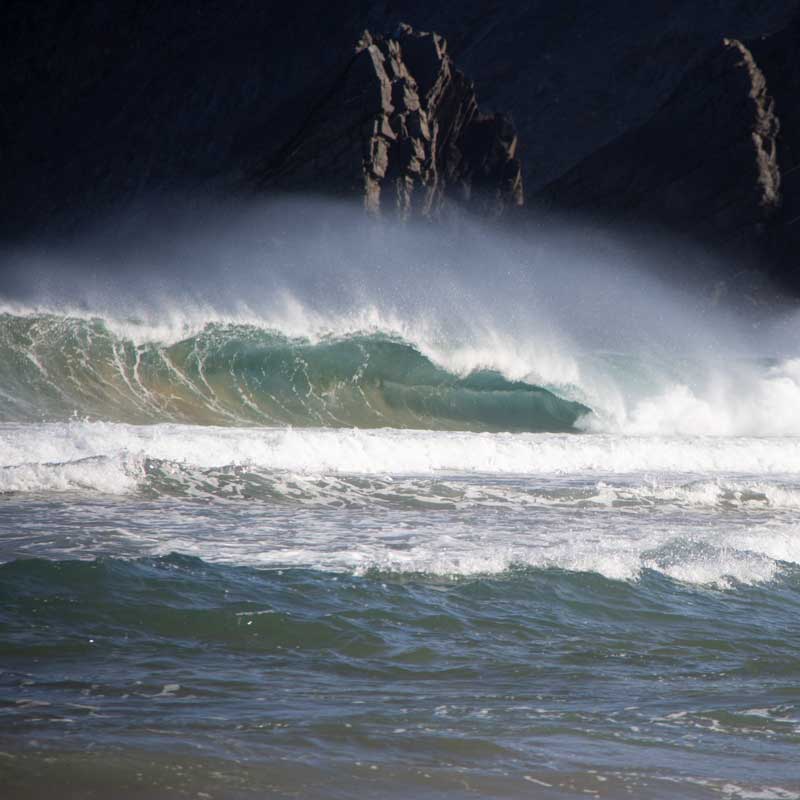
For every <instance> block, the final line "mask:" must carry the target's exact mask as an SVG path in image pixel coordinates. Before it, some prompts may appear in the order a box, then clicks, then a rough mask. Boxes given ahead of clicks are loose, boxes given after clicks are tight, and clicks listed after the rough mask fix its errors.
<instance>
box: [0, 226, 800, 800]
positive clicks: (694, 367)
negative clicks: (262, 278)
mask: <svg viewBox="0 0 800 800" xmlns="http://www.w3.org/2000/svg"><path fill="white" fill-rule="evenodd" d="M240 234H241V231H238V232H237V236H240ZM402 235H403V236H406V235H408V234H402ZM415 235H416V234H415ZM425 235H427V234H425ZM415 241H416V239H415ZM348 242H349V240H341V239H335V241H334V242H333V244H334V245H336V246H335V247H334V248H332V249H331V247H330V245H331V242H330V241H329V240H326V241H325V247H321V246H320V247H321V250H322V251H324V252H325V253H327V252H328V251H329V250H330V251H331V252H343V253H345V255H346V256H347V258H346V259H344V260H345V261H346V262H347V264H348V266H346V267H341V269H340V270H339V272H336V271H334V275H333V278H330V275H329V278H330V280H329V281H327V282H323V284H322V285H321V286H318V287H317V288H316V289H314V287H313V286H310V284H309V283H308V281H306V282H305V283H303V285H302V286H300V284H296V285H289V286H288V289H287V286H286V285H284V286H282V287H281V291H277V289H276V290H274V291H271V292H266V291H265V290H264V287H263V286H255V287H254V286H252V285H251V286H250V288H249V290H248V292H247V293H246V294H247V295H248V299H249V300H252V297H251V296H252V295H254V294H259V295H260V296H261V297H262V298H263V297H268V298H269V300H268V301H267V300H264V302H263V303H262V305H261V306H260V307H258V308H255V307H254V306H253V304H252V303H251V304H250V305H248V306H247V307H246V308H245V307H244V306H242V305H241V304H239V305H237V306H236V307H234V306H232V305H231V304H230V303H229V302H227V300H226V297H227V296H226V295H225V292H224V291H222V289H221V288H220V290H219V291H209V290H208V287H206V290H205V295H204V297H205V299H204V300H203V301H202V302H199V301H197V298H194V299H193V300H192V302H191V303H190V302H189V301H188V300H186V301H185V302H184V303H183V305H182V306H181V307H180V308H178V307H177V306H176V304H175V297H178V296H180V292H178V291H177V289H176V287H175V286H168V285H164V283H163V282H162V283H160V284H158V286H157V291H156V290H154V292H153V293H151V294H147V293H143V292H142V291H140V290H139V289H137V288H136V287H131V286H127V287H124V289H119V290H116V292H115V296H119V295H120V294H121V295H123V301H124V302H122V303H119V302H118V303H117V305H116V306H115V307H113V308H112V307H111V306H110V305H109V303H108V302H106V301H104V302H100V301H99V300H98V296H97V295H90V294H87V293H86V292H87V287H96V286H97V285H98V278H97V276H96V275H89V276H88V277H86V276H84V277H83V278H82V279H81V281H82V284H81V287H82V288H81V291H83V292H84V299H83V301H80V302H79V300H78V299H76V298H77V294H76V296H75V297H69V296H68V294H69V292H68V291H67V290H66V289H65V288H64V287H63V286H60V287H59V292H61V295H60V296H61V298H62V299H61V302H60V304H59V303H54V302H53V301H52V296H51V297H50V298H49V299H48V298H45V292H44V289H42V288H41V287H40V288H39V289H38V290H37V291H39V292H40V294H41V298H40V299H41V302H36V303H34V302H31V299H30V296H26V297H23V299H18V300H14V302H9V303H8V305H7V306H6V308H5V310H4V311H3V313H1V314H0V795H2V796H3V797H9V798H45V797H50V796H53V795H54V794H55V795H57V796H58V797H65V798H106V797H108V798H110V797H113V798H148V799H149V798H172V797H194V798H256V797H258V798H262V797H301V798H331V797H341V798H350V797H370V798H372V797H374V798H384V797H396V798H412V797H413V798H418V797H419V798H445V797H446V798H462V797H463V798H469V797H493V798H494V797H497V798H523V797H537V798H538V797H542V798H548V797H553V798H567V797H585V796H595V797H606V798H626V797H633V798H661V797H664V798H667V797H669V798H672V797H691V798H730V799H733V798H753V799H754V800H755V799H759V800H767V799H769V800H789V799H790V798H800V758H798V753H800V360H798V358H797V355H796V354H797V353H798V352H800V351H799V350H798V348H797V347H796V339H793V337H794V334H795V333H796V332H797V331H798V330H800V328H799V327H798V326H797V325H796V324H795V323H794V321H793V319H791V318H790V319H787V320H783V323H782V325H783V327H781V328H780V331H782V332H783V333H780V332H776V331H778V329H776V328H772V327H768V326H767V325H766V323H765V322H764V321H763V320H762V321H761V322H759V324H758V325H754V323H753V322H752V321H751V320H749V319H747V320H745V319H744V318H743V317H741V316H736V315H734V316H733V317H730V316H725V314H723V313H722V312H719V313H718V312H717V311H713V312H711V311H707V312H703V313H699V312H698V311H697V310H696V309H695V308H693V307H691V304H690V303H688V302H684V301H683V300H680V299H677V300H676V299H675V298H674V297H673V296H672V295H671V294H670V292H669V291H668V290H667V289H666V288H664V286H663V285H662V284H654V283H652V282H649V281H648V282H645V283H643V284H642V285H641V286H639V284H638V283H636V281H637V280H638V279H632V278H630V274H629V273H628V272H625V273H624V274H623V273H620V272H617V271H615V268H613V267H612V266H611V265H609V263H608V262H603V263H602V264H601V265H600V267H598V265H597V262H596V261H593V260H592V259H588V261H587V260H586V259H584V261H585V263H586V264H589V266H590V267H591V269H588V268H587V269H583V270H578V271H577V272H576V273H575V274H574V275H573V282H572V284H570V285H569V286H568V294H569V295H570V296H571V297H572V299H573V300H574V303H572V304H567V303H565V300H564V297H562V296H560V295H558V293H557V292H556V290H555V289H554V288H553V286H552V285H551V284H547V283H546V282H544V281H543V280H539V281H537V280H536V275H537V273H536V270H535V258H534V257H533V256H532V255H531V252H532V251H530V250H525V249H524V248H523V249H522V250H520V249H519V246H518V243H517V244H515V245H514V247H511V248H510V249H511V251H513V252H512V255H511V256H510V255H508V253H509V247H510V246H509V245H508V243H505V244H502V245H498V244H493V245H492V248H494V249H493V250H491V252H490V253H489V254H488V255H489V256H491V258H490V259H489V260H490V261H491V263H493V264H501V266H502V267H503V270H505V271H504V272H503V274H504V275H505V276H506V277H505V279H504V281H503V283H504V284H507V285H506V286H505V288H503V287H502V286H500V285H497V286H494V287H491V291H490V290H489V288H487V286H486V284H485V283H482V282H480V281H477V279H476V280H472V281H471V279H470V278H469V276H470V275H471V274H472V275H473V276H474V275H475V274H478V273H477V272H475V271H474V270H473V272H472V273H471V272H470V263H471V262H470V261H469V259H468V258H467V256H466V255H464V256H463V263H459V264H458V265H457V266H458V269H457V270H456V271H457V272H458V273H459V275H462V273H463V275H466V277H463V275H462V277H463V280H462V279H459V281H460V282H459V281H457V282H456V283H455V284H454V283H453V282H452V280H450V279H448V280H449V281H450V282H449V283H448V284H447V287H446V289H447V291H446V293H445V294H446V297H445V294H442V291H443V290H442V287H441V286H439V288H437V285H435V282H434V283H431V282H428V283H426V284H424V285H422V284H419V283H415V282H414V281H411V280H410V278H409V271H408V269H407V268H406V267H404V266H398V265H397V264H394V265H393V264H391V263H389V264H388V266H387V267H386V270H385V272H387V273H390V274H392V275H394V276H395V277H396V276H397V275H398V274H402V276H403V284H404V285H406V284H408V285H413V286H414V287H416V288H414V290H413V291H412V292H411V294H410V295H409V294H408V293H406V294H405V295H403V296H402V297H400V299H398V297H399V296H400V295H401V294H402V292H399V290H397V291H395V290H396V289H397V286H396V285H394V284H389V285H388V288H387V286H383V289H384V291H383V292H380V291H378V290H377V288H376V285H373V284H368V285H366V286H365V285H364V284H363V283H361V284H358V282H357V281H356V280H355V279H354V278H352V275H351V270H352V266H351V264H352V261H353V259H354V258H355V256H354V255H353V253H352V252H350V251H348ZM478 243H480V244H481V247H477V246H473V247H471V248H470V249H471V250H473V251H476V255H475V259H477V260H478V261H479V262H480V263H481V264H485V263H487V257H488V256H487V247H488V245H486V243H485V239H483V238H480V239H479V240H478ZM450 244H452V242H451V243H450ZM309 246H310V245H309ZM559 246H560V245H559ZM287 247H288V246H287ZM315 247H316V245H315ZM515 248H516V249H515ZM395 249H396V248H395ZM407 249H408V248H407ZM288 250H291V251H292V252H294V251H297V252H299V253H300V254H301V256H302V258H301V259H300V260H301V261H302V262H303V263H305V262H306V261H308V260H309V259H310V260H311V262H313V263H312V266H314V265H315V266H314V269H315V270H317V271H318V270H319V269H320V266H319V265H320V263H321V262H320V259H321V258H323V256H321V255H320V254H319V252H317V251H316V250H314V252H313V253H312V254H311V255H309V252H308V251H307V250H303V247H302V246H301V244H300V243H298V242H297V241H294V242H293V243H292V245H291V247H289V248H288ZM281 252H283V251H281ZM537 252H538V251H537ZM498 253H501V254H502V257H503V258H505V259H506V260H505V261H503V260H502V259H501V258H500V256H499V255H498ZM373 255H374V254H373ZM312 256H313V257H312ZM552 257H553V254H552V252H547V253H545V255H544V258H545V260H546V261H548V263H549V261H550V260H552ZM169 258H170V259H172V260H177V261H180V260H181V259H176V256H175V252H174V250H171V251H170V252H169ZM587 258H588V257H587ZM184 260H186V259H184ZM323 260H324V259H323ZM366 261H368V262H369V263H370V264H375V263H378V261H379V259H377V257H375V258H371V259H366ZM529 261H531V262H534V263H533V266H530V264H529ZM520 262H524V270H523V269H522V268H520V269H517V267H519V263H520ZM326 263H327V262H326ZM387 263H388V262H387ZM569 263H570V264H573V265H574V264H575V263H580V259H577V260H576V258H575V257H574V254H572V255H570V259H569ZM439 266H440V267H441V269H445V268H446V267H447V265H446V264H445V265H444V266H442V265H441V264H439ZM389 267H391V269H389ZM70 268H71V267H70V266H69V265H66V266H63V268H62V273H60V274H64V271H65V274H72V273H69V269H70ZM48 269H50V267H48ZM297 269H299V268H297V266H296V264H295V263H294V262H292V265H290V268H286V269H284V270H283V273H282V274H283V275H284V277H286V276H287V275H290V274H292V275H293V274H295V273H296V272H297ZM342 270H347V274H348V275H350V276H351V278H352V279H351V280H350V284H349V285H351V286H356V284H358V286H357V291H356V290H355V289H354V290H353V294H352V296H348V297H347V298H345V299H346V302H345V299H343V298H342V297H341V296H339V297H336V296H335V292H333V291H332V290H331V288H330V287H331V286H334V285H337V286H338V285H339V283H340V282H341V275H342V274H343V273H342ZM598 271H599V272H601V273H602V281H603V284H604V285H605V286H606V287H611V288H610V289H609V290H608V291H609V292H610V294H608V292H599V291H596V290H597V284H591V282H590V283H589V284H588V285H589V288H588V289H587V291H588V292H589V293H590V294H591V295H592V298H591V302H590V301H589V299H587V297H586V296H584V295H581V293H580V291H579V289H578V288H577V286H578V283H580V282H582V281H584V279H585V280H586V281H591V280H594V278H592V276H595V277H596V273H597V272H598ZM362 272H363V271H362ZM74 274H75V275H78V274H81V275H82V274H83V273H80V272H74ZM309 274H316V272H315V271H314V270H312V269H310V268H309ZM531 275H532V276H533V278H529V276H531ZM626 276H627V277H626ZM73 277H74V276H73ZM417 277H418V276H417ZM334 278H335V280H334ZM451 278H452V276H451ZM561 279H564V275H563V274H562V275H561ZM148 280H150V281H152V275H150V276H148ZM81 281H73V279H72V278H70V279H69V280H68V281H67V283H81ZM287 281H288V283H289V284H290V283H291V281H290V280H289V279H288V278H287ZM230 282H231V277H230V275H229V274H226V275H225V280H224V285H225V286H226V287H227V286H228V285H229V283H230ZM240 283H241V282H240ZM498 284H499V282H498ZM581 285H584V284H583V283H581ZM220 286H221V285H220ZM392 286H394V289H395V290H392V291H390V289H391V288H392ZM309 287H310V288H309ZM614 287H616V288H614ZM637 287H638V288H637ZM289 290H291V292H290V293H289V294H287V292H289ZM440 290H441V291H440ZM76 291H77V290H76ZM230 291H231V292H232V295H231V296H233V295H235V296H236V297H238V298H240V299H241V298H242V297H243V296H244V295H245V293H243V290H242V287H241V285H238V286H237V287H236V288H235V289H231V290H230ZM526 292H527V294H526ZM19 293H20V296H21V297H22V296H23V295H24V294H25V293H24V292H22V291H21V290H20V292H19ZM537 293H538V294H537ZM542 293H543V294H544V295H545V297H544V299H543V300H542V303H541V304H540V305H538V306H537V305H536V304H535V302H534V300H535V297H537V296H539V294H542ZM290 294H291V296H290ZM156 295H157V296H158V297H160V298H163V297H167V298H171V299H170V300H169V302H166V301H164V303H162V304H161V305H159V303H158V302H156V301H155V300H154V297H156ZM428 296H430V297H429V299H430V302H428V303H427V304H426V303H424V302H423V298H424V297H428ZM447 298H449V299H447ZM228 299H230V298H229V297H228ZM401 301H402V302H401ZM345 307H346V308H347V309H349V311H347V312H345V311H344V310H343V309H345ZM553 308H556V309H557V308H562V309H563V310H562V312H561V313H560V314H556V315H554V314H553V313H550V312H548V313H545V311H546V309H550V310H551V311H552V309H553ZM598 308H599V309H600V310H599V311H598ZM276 309H277V311H276ZM454 309H455V311H454ZM537 309H538V310H537ZM278 312H280V313H278ZM540 312H541V313H540ZM631 326H633V327H634V328H635V335H633V334H632V333H631V330H629V329H630V327H631ZM786 332H788V334H789V335H788V337H787V336H785V335H784V334H786ZM787 340H788V341H789V342H790V344H789V345H788V346H787V345H786V344H785V342H786V341H787ZM792 341H794V344H791V342H792ZM665 343H666V344H665Z"/></svg>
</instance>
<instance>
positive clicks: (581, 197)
mask: <svg viewBox="0 0 800 800" xmlns="http://www.w3.org/2000/svg"><path fill="white" fill-rule="evenodd" d="M799 61H800V37H798V27H797V25H796V24H792V25H791V26H790V27H789V29H787V30H785V31H783V32H781V33H780V34H776V35H775V36H771V37H765V38H762V39H758V40H756V41H754V42H751V43H748V42H742V41H739V40H735V39H724V40H723V41H721V42H720V43H719V45H718V46H717V47H716V48H714V49H713V50H712V51H711V52H709V53H708V54H707V55H706V56H705V57H704V58H703V59H702V60H701V61H700V63H699V64H698V65H697V66H695V67H694V68H693V69H692V70H690V72H689V73H687V75H686V76H685V77H684V79H683V80H682V81H681V82H680V83H679V84H678V86H677V87H676V88H675V90H674V92H673V93H672V94H671V96H670V97H669V98H668V99H667V100H666V102H665V103H664V104H663V105H662V106H661V107H660V108H659V109H658V111H657V112H656V113H655V114H654V115H653V116H652V117H651V118H650V119H649V120H648V121H647V122H646V123H644V124H643V125H641V126H639V127H637V128H635V129H633V130H630V131H627V132H625V133H624V134H623V135H622V136H620V137H619V138H617V139H616V140H614V141H612V142H610V143H609V144H607V145H605V146H604V147H602V148H600V149H599V150H597V151H596V152H595V153H593V154H591V155H590V156H589V157H587V158H586V159H584V160H583V161H582V162H580V163H579V164H578V165H577V166H575V167H574V168H573V169H571V170H569V171H568V172H567V173H566V174H565V175H563V176H562V177H560V178H559V179H557V180H555V181H553V182H552V183H550V184H549V185H548V186H547V187H545V188H544V190H542V191H541V192H539V193H538V194H537V197H536V200H537V201H538V202H540V203H544V204H545V205H547V206H549V207H554V208H557V209H558V210H559V211H562V212H563V211H565V210H566V211H579V212H582V213H584V214H591V215H593V216H600V217H602V218H604V219H611V220H614V221H628V222H630V221H641V220H647V221H648V222H653V223H657V224H659V225H662V226H666V227H668V228H671V229H673V230H678V231H680V232H682V233H686V234H690V235H692V236H693V237H695V238H696V239H699V240H701V241H706V242H713V243H715V244H716V245H718V246H719V247H720V248H721V249H722V250H723V251H724V250H728V251H731V252H736V253H737V254H739V255H742V254H744V255H749V256H750V257H751V258H752V259H753V261H755V262H760V263H761V264H769V265H770V267H771V269H772V270H773V271H774V272H776V273H779V274H780V276H781V278H782V279H783V280H784V281H785V282H787V283H789V284H793V285H794V286H796V287H797V288H800V270H799V269H798V266H797V265H796V262H797V261H800V258H798V257H800V249H797V248H795V246H794V238H795V236H796V234H795V233H794V231H793V229H792V226H793V225H794V222H793V220H796V219H797V216H798V213H800V183H798V178H797V177H796V173H795V170H796V168H797V166H798V164H799V163H800V161H799V159H800V113H798V111H797V103H796V99H795V98H796V97H797V92H798V91H800V68H799V67H800V64H799V63H798V62H799ZM798 244H800V240H798Z"/></svg>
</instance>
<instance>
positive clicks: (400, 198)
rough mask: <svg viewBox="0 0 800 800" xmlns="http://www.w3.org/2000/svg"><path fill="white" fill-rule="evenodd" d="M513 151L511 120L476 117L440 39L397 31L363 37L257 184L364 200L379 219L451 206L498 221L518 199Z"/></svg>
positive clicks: (470, 95) (430, 213)
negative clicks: (389, 33)
mask: <svg viewBox="0 0 800 800" xmlns="http://www.w3.org/2000/svg"><path fill="white" fill-rule="evenodd" d="M516 148H517V135H516V132H515V130H514V127H513V125H512V123H511V121H510V120H509V118H508V117H506V116H504V115H501V114H484V113H481V112H480V111H479V110H478V103H477V99H476V97H475V90H474V88H473V85H472V83H471V82H470V81H469V80H467V78H465V77H464V75H463V74H462V73H461V72H459V71H458V70H457V69H455V67H454V65H453V62H452V60H451V58H450V56H449V55H448V53H447V43H446V41H445V40H444V39H443V38H442V37H441V36H439V35H437V34H435V33H424V32H417V31H414V30H412V29H411V28H410V27H409V26H407V25H401V26H400V27H399V28H398V30H397V32H396V33H395V35H393V36H391V37H380V36H373V35H372V34H370V33H369V32H365V33H364V35H363V37H362V39H361V40H360V41H359V43H358V45H357V47H356V51H355V54H354V56H353V58H352V60H351V61H350V63H349V64H348V65H347V67H346V69H345V70H344V72H343V73H342V75H341V77H340V79H339V80H338V81H337V82H336V83H335V85H334V86H333V88H332V90H331V91H330V92H329V94H328V95H327V96H326V97H325V98H324V99H323V100H322V101H321V102H320V103H319V104H318V106H317V107H316V108H315V109H314V110H313V111H312V113H311V115H310V116H309V117H308V118H307V119H306V120H305V122H304V123H303V125H302V126H301V127H300V129H299V131H298V132H297V133H296V134H295V135H294V136H293V137H292V138H291V140H290V141H289V142H288V143H287V145H286V146H285V147H283V148H282V149H281V150H280V151H279V152H278V154H277V156H276V157H275V158H273V159H272V160H271V162H270V163H269V164H267V165H266V167H265V169H264V170H263V173H262V176H261V184H262V186H264V187H268V188H273V189H275V188H277V189H284V190H286V189H288V190H293V191H297V190H300V191H302V190H306V191H314V192H320V191H322V192H333V193H336V194H339V195H344V196H357V197H363V201H364V205H365V207H366V209H367V210H368V211H370V212H372V213H376V214H378V213H383V212H387V211H391V212H396V213H397V214H399V215H400V216H401V217H407V216H409V215H421V216H425V217H436V216H439V215H441V214H442V213H443V212H444V211H445V210H446V209H447V208H448V206H449V205H451V204H453V203H456V204H458V205H465V206H467V207H470V208H472V209H474V210H477V211H479V212H481V213H488V214H490V215H499V214H502V213H503V212H504V211H505V210H506V209H508V208H509V207H513V206H519V205H521V204H522V201H523V192H522V174H521V171H520V164H519V161H518V160H517V157H516Z"/></svg>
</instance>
